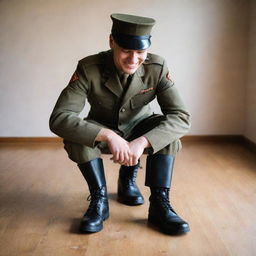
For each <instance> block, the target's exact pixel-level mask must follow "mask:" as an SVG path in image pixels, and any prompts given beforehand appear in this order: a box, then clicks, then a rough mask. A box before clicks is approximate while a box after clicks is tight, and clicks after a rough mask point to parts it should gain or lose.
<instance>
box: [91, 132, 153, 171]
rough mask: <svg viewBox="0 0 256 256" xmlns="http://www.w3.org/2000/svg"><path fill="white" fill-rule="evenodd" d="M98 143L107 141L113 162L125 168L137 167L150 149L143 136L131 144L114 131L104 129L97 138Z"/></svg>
mask: <svg viewBox="0 0 256 256" xmlns="http://www.w3.org/2000/svg"><path fill="white" fill-rule="evenodd" d="M96 140H97V141H105V142H107V144H108V147H109V150H110V152H111V154H112V157H111V160H113V162H114V163H119V164H121V165H125V166H133V165H136V164H137V163H138V161H139V158H140V157H141V155H142V154H143V151H144V149H145V148H147V147H150V143H149V142H148V140H147V139H146V137H144V136H141V137H138V138H137V139H134V140H132V141H130V142H128V141H126V140H125V139H123V138H122V137H121V136H119V135H118V134H117V133H115V132H114V131H112V130H110V129H107V128H102V129H101V130H100V132H99V134H98V135H97V137H96Z"/></svg>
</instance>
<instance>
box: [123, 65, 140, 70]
mask: <svg viewBox="0 0 256 256" xmlns="http://www.w3.org/2000/svg"><path fill="white" fill-rule="evenodd" d="M125 66H126V67H128V68H130V69H134V68H137V66H138V65H131V64H126V65H125Z"/></svg>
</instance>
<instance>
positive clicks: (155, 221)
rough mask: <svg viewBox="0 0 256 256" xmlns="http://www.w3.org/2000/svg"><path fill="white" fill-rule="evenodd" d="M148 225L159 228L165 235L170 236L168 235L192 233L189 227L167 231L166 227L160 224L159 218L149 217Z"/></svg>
mask: <svg viewBox="0 0 256 256" xmlns="http://www.w3.org/2000/svg"><path fill="white" fill-rule="evenodd" d="M148 223H149V224H151V225H153V226H154V227H156V228H158V229H159V230H160V231H162V232H163V233H165V234H168V235H183V234H185V233H187V232H189V231H190V228H189V226H187V227H182V228H180V229H178V230H177V229H175V230H172V229H167V228H166V227H165V226H161V225H160V224H159V223H160V221H159V220H158V219H157V218H155V217H152V216H150V215H149V216H148Z"/></svg>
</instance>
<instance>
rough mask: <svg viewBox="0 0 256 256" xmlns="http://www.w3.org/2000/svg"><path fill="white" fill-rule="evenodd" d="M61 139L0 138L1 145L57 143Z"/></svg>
mask: <svg viewBox="0 0 256 256" xmlns="http://www.w3.org/2000/svg"><path fill="white" fill-rule="evenodd" d="M56 142H62V139H61V138H59V137H0V143H56Z"/></svg>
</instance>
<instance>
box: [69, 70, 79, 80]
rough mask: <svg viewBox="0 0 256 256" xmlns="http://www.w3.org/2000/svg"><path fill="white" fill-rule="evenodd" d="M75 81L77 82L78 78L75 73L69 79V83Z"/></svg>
mask: <svg viewBox="0 0 256 256" xmlns="http://www.w3.org/2000/svg"><path fill="white" fill-rule="evenodd" d="M76 80H79V77H78V75H77V73H76V72H75V73H74V74H73V76H72V77H71V79H70V82H74V81H76Z"/></svg>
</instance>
